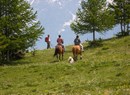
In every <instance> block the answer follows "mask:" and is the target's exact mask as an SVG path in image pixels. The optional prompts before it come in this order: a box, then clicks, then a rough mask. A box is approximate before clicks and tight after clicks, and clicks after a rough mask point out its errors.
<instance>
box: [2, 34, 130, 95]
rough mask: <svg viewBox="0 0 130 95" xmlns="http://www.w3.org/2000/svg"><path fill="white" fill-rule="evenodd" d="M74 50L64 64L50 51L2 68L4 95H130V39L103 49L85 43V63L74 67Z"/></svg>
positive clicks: (109, 43) (105, 44)
mask: <svg viewBox="0 0 130 95" xmlns="http://www.w3.org/2000/svg"><path fill="white" fill-rule="evenodd" d="M71 48H72V46H67V47H66V52H65V53H64V60H63V61H57V59H56V58H54V57H53V54H54V49H48V50H37V51H36V55H35V56H32V54H31V53H27V54H26V55H25V57H24V58H23V59H21V60H18V61H14V62H13V63H12V64H10V65H3V66H0V95H130V36H127V37H123V38H118V39H116V38H113V39H110V40H104V41H103V42H102V46H99V47H88V43H87V42H85V43H84V49H85V51H84V52H83V59H82V60H78V61H77V62H75V63H73V64H70V63H68V61H67V60H68V57H69V56H72V52H71Z"/></svg>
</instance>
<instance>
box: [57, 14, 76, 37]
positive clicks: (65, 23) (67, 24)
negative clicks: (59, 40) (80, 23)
mask: <svg viewBox="0 0 130 95" xmlns="http://www.w3.org/2000/svg"><path fill="white" fill-rule="evenodd" d="M70 14H71V15H72V18H71V19H70V20H68V21H66V22H64V24H63V26H62V29H61V30H60V31H59V32H58V33H59V34H61V33H62V32H64V31H65V28H66V27H67V26H70V24H71V23H72V22H73V21H74V20H75V18H76V15H75V14H73V13H71V12H70Z"/></svg>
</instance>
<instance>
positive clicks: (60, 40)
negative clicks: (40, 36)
mask: <svg viewBox="0 0 130 95" xmlns="http://www.w3.org/2000/svg"><path fill="white" fill-rule="evenodd" d="M63 44H64V40H63V39H62V38H61V35H58V38H57V45H61V46H62V48H63V50H64V51H65V48H64V45H63ZM56 47H57V46H56ZM55 54H56V48H55ZM55 54H54V55H55Z"/></svg>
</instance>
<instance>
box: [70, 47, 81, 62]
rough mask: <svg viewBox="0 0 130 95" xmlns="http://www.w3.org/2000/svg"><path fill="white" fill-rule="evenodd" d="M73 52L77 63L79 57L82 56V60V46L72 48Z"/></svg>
mask: <svg viewBox="0 0 130 95" xmlns="http://www.w3.org/2000/svg"><path fill="white" fill-rule="evenodd" d="M72 52H73V58H74V60H75V61H77V59H78V55H80V59H82V51H81V47H80V45H74V46H73V47H72Z"/></svg>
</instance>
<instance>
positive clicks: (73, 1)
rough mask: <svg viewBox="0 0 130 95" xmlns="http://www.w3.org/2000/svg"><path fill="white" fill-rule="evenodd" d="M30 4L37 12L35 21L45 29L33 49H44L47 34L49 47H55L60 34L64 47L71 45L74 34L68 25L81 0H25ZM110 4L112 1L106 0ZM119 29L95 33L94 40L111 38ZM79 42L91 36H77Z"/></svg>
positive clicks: (89, 38) (73, 17) (90, 38)
mask: <svg viewBox="0 0 130 95" xmlns="http://www.w3.org/2000/svg"><path fill="white" fill-rule="evenodd" d="M26 1H28V2H29V3H30V5H31V7H32V8H33V9H34V11H37V19H38V20H39V21H40V22H41V25H42V26H43V27H44V28H45V30H44V35H43V36H42V39H39V40H38V41H37V43H36V46H35V49H38V50H42V49H46V43H45V41H44V39H45V37H46V36H47V35H48V34H49V35H50V38H51V47H52V48H54V47H55V46H56V44H57V43H56V39H57V37H58V35H59V34H60V35H61V36H62V38H63V39H64V45H65V46H67V45H72V44H74V43H73V40H74V38H75V36H76V34H75V33H74V32H73V31H72V30H71V28H70V23H71V22H72V21H73V20H74V19H75V17H76V15H75V14H76V12H77V9H78V8H80V2H81V0H26ZM107 1H108V2H110V3H111V2H112V0H107ZM117 31H119V27H115V28H113V29H112V30H109V31H107V32H106V33H104V34H98V33H96V38H97V39H98V38H103V39H106V38H111V37H113V36H114V35H115V34H116V32H117ZM79 36H80V39H81V42H84V41H85V40H92V38H93V37H92V34H85V35H79Z"/></svg>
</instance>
